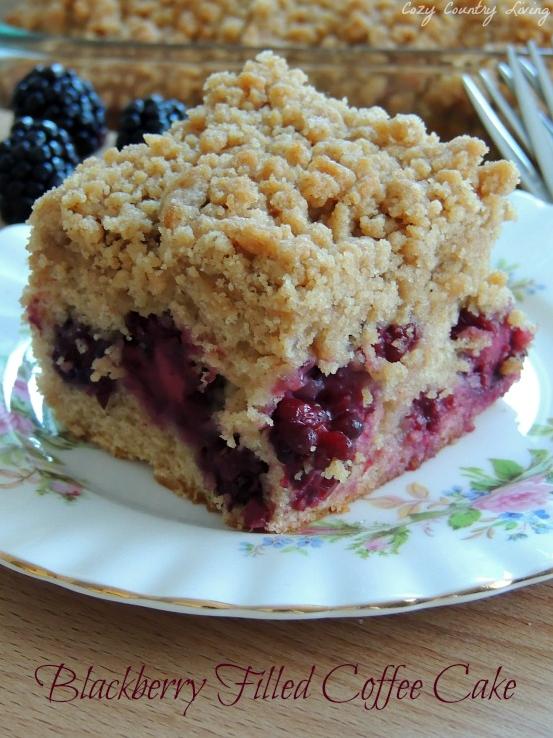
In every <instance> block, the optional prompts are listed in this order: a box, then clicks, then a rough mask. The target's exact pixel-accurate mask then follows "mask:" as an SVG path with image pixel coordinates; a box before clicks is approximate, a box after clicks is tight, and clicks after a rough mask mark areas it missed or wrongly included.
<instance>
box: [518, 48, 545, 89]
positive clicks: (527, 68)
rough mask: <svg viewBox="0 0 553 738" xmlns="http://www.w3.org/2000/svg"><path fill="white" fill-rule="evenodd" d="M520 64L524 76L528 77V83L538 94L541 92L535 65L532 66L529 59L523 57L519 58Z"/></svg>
mask: <svg viewBox="0 0 553 738" xmlns="http://www.w3.org/2000/svg"><path fill="white" fill-rule="evenodd" d="M518 63H519V64H520V66H521V69H522V71H523V72H524V76H525V77H526V79H527V80H528V82H529V83H530V84H531V85H532V87H533V88H534V90H536V92H539V91H540V84H539V80H538V73H537V72H536V70H535V69H534V65H533V64H531V63H530V62H529V61H528V59H526V58H525V57H521V56H519V57H518Z"/></svg>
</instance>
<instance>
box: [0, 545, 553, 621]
mask: <svg viewBox="0 0 553 738" xmlns="http://www.w3.org/2000/svg"><path fill="white" fill-rule="evenodd" d="M0 565H3V566H5V567H6V568H8V569H11V570H13V571H17V572H20V573H22V574H26V575H27V576H30V577H33V578H34V579H39V580H41V581H45V582H49V583H50V584H58V585H59V586H61V587H64V588H65V589H70V590H72V591H77V592H80V593H81V594H88V595H90V596H93V597H97V598H100V599H106V600H110V601H113V602H119V601H122V602H124V603H131V602H132V603H135V604H139V605H142V606H145V607H148V606H150V607H154V608H155V606H156V605H169V606H174V607H178V608H188V609H189V610H193V611H194V610H198V611H200V610H211V611H223V610H236V611H238V612H243V613H256V612H259V613H275V614H278V615H308V614H318V615H325V614H328V615H331V616H337V615H347V614H350V615H351V616H352V617H353V616H356V615H358V614H359V613H363V612H367V613H371V612H382V613H383V614H385V612H384V611H386V612H389V614H392V613H393V612H394V611H402V610H404V611H409V610H415V609H421V608H423V607H425V606H432V607H438V606H440V605H451V604H461V603H463V602H470V601H473V600H477V599H480V598H481V597H482V596H485V595H486V594H488V595H489V596H492V595H494V594H500V593H502V592H508V591H511V590H514V589H518V588H519V587H523V586H529V585H531V584H540V583H543V582H545V581H547V580H548V579H551V578H553V568H551V569H546V570H545V571H542V572H538V573H536V574H531V575H527V576H524V577H520V578H504V579H498V580H496V581H493V582H488V583H487V584H483V585H481V586H479V587H473V588H471V589H466V590H462V591H460V592H451V593H449V594H444V595H436V596H433V597H408V598H405V599H403V600H395V601H390V602H385V603H381V604H379V605H369V604H360V605H334V606H331V607H324V606H320V605H294V606H292V605H283V606H279V605H273V606H263V605H259V606H257V605H237V604H231V603H227V602H217V601H215V600H201V599H193V598H186V597H162V596H158V595H144V594H140V593H138V592H131V591H129V590H125V589H119V588H117V587H105V586H103V585H101V584H94V583H92V582H87V581H85V580H83V579H75V578H73V577H68V576H65V575H64V574H57V573H56V572H54V571H51V570H50V569H45V568H44V567H42V566H38V565H37V564H32V563H30V562H29V561H25V560H24V559H19V558H17V557H15V556H12V555H11V554H8V553H5V552H3V551H0ZM158 609H159V608H158ZM189 614H192V613H189Z"/></svg>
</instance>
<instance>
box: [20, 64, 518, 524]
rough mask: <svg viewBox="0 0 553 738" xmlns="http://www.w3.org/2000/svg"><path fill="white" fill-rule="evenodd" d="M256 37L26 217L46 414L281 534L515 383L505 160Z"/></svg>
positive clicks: (423, 448) (509, 177)
mask: <svg viewBox="0 0 553 738" xmlns="http://www.w3.org/2000/svg"><path fill="white" fill-rule="evenodd" d="M485 153H486V147H485V145H484V144H483V143H482V142H481V141H479V140H477V139H472V138H469V137H460V138H457V139H454V140H453V141H451V142H448V143H444V142H441V141H440V140H439V138H438V137H437V136H436V135H435V134H432V133H430V134H429V133H427V132H426V130H425V128H424V125H423V123H422V121H421V120H420V119H418V118H416V117H415V116H405V115H398V116H396V117H395V118H390V117H388V115H387V114H386V113H385V112H384V111H383V110H381V109H380V108H369V109H366V108H353V107H349V106H348V105H347V104H346V102H345V101H340V100H335V99H332V98H329V97H326V96H325V95H323V94H321V93H319V92H317V91H316V90H315V89H314V88H313V87H311V86H309V85H308V84H307V79H306V77H305V75H304V74H303V72H301V71H299V70H290V69H288V67H287V65H286V62H285V61H284V60H283V59H281V58H279V57H278V56H275V55H273V54H272V53H270V52H265V53H263V54H260V55H259V56H258V57H257V58H256V60H255V61H250V62H247V63H246V65H245V66H244V68H243V70H242V71H241V72H240V73H238V74H231V73H218V74H214V75H212V76H211V77H210V78H209V79H208V80H207V82H206V84H205V87H204V103H203V105H200V106H198V107H196V108H194V109H191V110H189V117H188V119H187V120H186V121H183V122H179V123H177V124H175V125H174V126H173V128H172V129H171V131H170V132H169V133H168V134H165V135H162V136H154V135H148V136H146V143H144V144H140V145H131V146H127V147H125V148H123V149H122V150H121V151H117V150H116V149H110V150H109V151H107V153H106V154H105V155H104V156H103V158H101V159H94V158H93V159H89V160H87V161H85V162H84V163H83V164H82V165H80V166H79V167H78V169H77V170H76V172H75V173H74V174H73V175H72V176H71V177H69V178H68V179H67V180H66V182H65V183H64V184H63V185H62V186H61V187H59V188H57V189H55V190H53V191H51V192H50V193H48V194H47V195H45V196H44V197H43V198H41V199H40V200H39V201H38V203H37V204H36V206H35V208H34V213H33V215H32V219H31V222H32V225H33V232H32V237H31V241H30V246H29V249H30V263H31V269H32V274H31V280H30V285H29V287H28V289H27V291H26V294H25V298H24V301H25V304H26V306H27V314H28V318H29V322H30V323H31V326H32V330H33V341H34V348H35V352H36V354H37V356H38V358H39V360H40V362H41V365H42V370H43V373H42V379H41V387H42V390H43V391H44V393H45V395H46V398H47V400H48V402H49V403H50V405H51V406H52V407H53V409H54V411H55V413H56V415H57V417H58V419H59V420H60V421H61V422H62V423H63V424H65V426H66V427H67V428H68V429H69V430H70V431H71V432H73V433H74V434H75V435H77V436H81V437H84V438H88V439H90V440H92V441H95V442H96V443H98V444H99V445H101V446H102V447H104V448H106V449H108V450H109V451H111V452H112V453H114V454H115V455H117V456H125V457H130V458H137V459H142V460H145V461H147V462H148V463H149V464H151V466H152V467H153V469H154V473H155V475H156V477H157V478H158V479H159V480H160V481H162V482H163V483H164V484H166V485H167V486H169V487H171V488H172V489H174V490H176V491H177V492H180V493H184V494H187V495H189V496H190V497H191V498H192V499H196V500H203V501H205V502H206V503H207V504H208V505H209V506H210V507H213V508H216V509H219V510H222V511H223V513H224V515H225V519H226V520H227V521H228V522H229V523H230V524H231V525H234V526H237V527H242V528H247V529H252V530H256V529H263V530H268V531H284V530H289V529H293V528H296V527H298V526H300V525H302V524H303V523H305V522H307V521H309V520H311V519H313V518H315V517H318V516H320V515H322V514H324V513H326V512H328V511H330V510H341V509H343V508H344V507H346V506H347V503H348V501H350V500H352V499H354V498H356V497H358V496H360V495H362V494H365V493H367V492H369V491H371V490H372V489H374V488H375V487H376V486H378V485H379V484H381V483H383V482H384V481H385V480H387V479H390V478H392V477H394V476H396V475H398V474H400V473H401V472H402V471H404V470H405V469H413V468H416V467H417V466H418V465H420V464H421V463H422V462H423V461H424V460H425V459H426V458H428V457H430V456H432V455H434V454H435V453H436V452H437V451H438V450H439V449H440V448H441V447H443V446H444V445H446V444H447V443H449V442H450V441H452V440H453V439H455V438H457V437H458V436H460V435H462V434H463V433H465V432H467V431H469V430H471V429H472V427H473V426H472V422H473V418H474V416H475V415H477V414H478V413H479V412H481V411H482V410H483V409H484V408H486V407H487V406H488V405H490V404H491V403H492V402H493V401H495V400H496V399H497V398H498V397H499V396H501V395H502V394H503V393H504V392H505V391H506V390H507V389H508V388H509V386H510V385H511V384H512V383H513V382H514V381H515V380H516V379H517V378H518V376H519V373H520V367H521V363H522V359H523V357H524V355H525V351H526V347H527V345H528V343H529V341H530V340H531V332H530V331H529V330H528V329H527V328H525V327H524V324H523V322H522V320H521V316H520V314H519V313H518V312H517V311H514V312H513V299H512V296H511V293H510V292H509V290H508V289H507V287H506V285H505V277H504V275H503V274H501V273H497V272H493V271H491V270H490V265H489V255H490V249H491V246H492V243H493V241H494V239H495V238H496V236H497V234H498V230H499V227H500V224H501V222H502V221H503V220H505V219H506V218H509V217H511V210H510V206H509V204H508V202H507V200H506V199H505V196H506V195H508V194H509V193H510V192H511V191H512V190H513V188H514V187H515V185H516V181H517V175H516V172H515V170H514V167H512V166H511V165H510V164H508V163H507V162H504V161H500V162H493V163H483V162H482V159H483V156H484V155H485Z"/></svg>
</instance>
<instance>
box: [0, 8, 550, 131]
mask: <svg viewBox="0 0 553 738" xmlns="http://www.w3.org/2000/svg"><path fill="white" fill-rule="evenodd" d="M14 4H15V3H14V2H13V1H12V2H10V1H7V0H0V19H1V18H4V17H5V14H6V13H7V11H8V10H9V9H10V8H13V6H14ZM264 48H266V47H264ZM258 51H260V49H256V48H254V47H245V46H228V45H218V44H175V43H171V44H151V43H137V42H128V41H117V40H105V39H101V40H99V39H85V38H79V37H75V36H71V37H70V36H53V35H47V34H37V33H30V32H27V31H25V30H22V29H19V28H15V27H13V26H9V25H7V24H5V23H0V106H2V107H7V106H8V105H9V101H10V98H11V94H12V91H13V88H14V86H15V84H16V83H17V82H18V81H19V79H21V77H23V75H24V74H25V73H26V72H27V71H28V70H29V69H30V68H32V67H33V66H35V65H36V64H39V63H43V62H46V61H54V60H55V61H59V62H60V63H62V64H64V65H66V66H69V67H71V68H73V69H76V70H77V71H78V72H79V73H80V74H81V75H82V76H84V77H86V78H88V79H90V80H91V81H92V82H93V83H94V85H95V86H96V89H97V90H98V92H99V93H100V95H101V96H102V98H103V100H104V102H105V104H106V106H107V107H108V110H109V112H110V114H111V115H112V120H113V119H114V116H115V115H116V114H117V112H118V111H119V110H120V109H121V108H122V107H124V106H125V105H126V104H127V103H128V102H129V100H131V99H133V98H135V97H143V96H145V95H148V94H151V93H154V92H158V93H160V94H162V95H165V96H168V97H177V98H179V99H181V100H183V101H184V102H185V103H187V104H188V105H193V104H196V103H197V102H198V101H199V100H200V98H201V88H202V84H203V81H204V80H205V78H206V77H207V76H208V75H209V74H211V73H212V72H215V71H221V70H230V71H232V70H238V69H239V68H240V67H241V66H242V65H243V63H244V61H246V60H247V59H249V58H251V57H252V56H254V55H255V54H256V53H257V52H258ZM275 51H276V52H277V53H279V54H281V55H283V56H285V57H286V58H287V59H288V61H289V63H290V64H291V65H293V66H299V67H301V68H302V69H303V70H304V71H305V72H306V73H307V75H308V76H309V78H310V80H311V81H312V82H313V84H315V86H316V87H317V88H318V89H321V90H324V91H325V92H327V93H329V94H331V95H333V96H335V97H340V98H342V97H346V98H348V100H349V102H350V103H351V104H353V105H357V106H370V105H380V106H382V107H384V108H385V109H386V110H388V111H389V112H390V113H391V114H396V113H417V114H418V115H420V116H421V117H422V118H423V120H425V122H426V123H427V125H428V127H429V128H430V129H432V130H436V131H437V132H438V133H439V134H440V135H441V136H442V137H444V138H451V137H453V136H455V135H459V134H462V133H474V134H478V135H483V132H482V130H481V128H480V126H479V123H478V121H477V119H476V116H475V114H474V112H473V110H472V107H471V105H470V103H469V101H468V100H467V98H466V96H465V94H464V90H463V87H462V85H461V81H460V74H461V73H462V72H464V71H469V72H470V71H476V70H478V69H479V68H481V67H487V66H491V65H493V64H494V63H495V62H496V61H497V60H498V59H500V58H503V57H504V55H505V50H504V49H501V48H497V49H494V50H483V49H462V50H439V49H438V50H437V49H428V50H426V49H407V48H403V49H386V50H381V49H374V48H371V47H367V46H351V47H340V48H332V49H331V48H316V47H304V48H292V47H278V48H276V49H275ZM545 53H546V56H547V61H548V63H549V65H550V66H551V67H552V68H553V49H549V50H547V51H546V52H545Z"/></svg>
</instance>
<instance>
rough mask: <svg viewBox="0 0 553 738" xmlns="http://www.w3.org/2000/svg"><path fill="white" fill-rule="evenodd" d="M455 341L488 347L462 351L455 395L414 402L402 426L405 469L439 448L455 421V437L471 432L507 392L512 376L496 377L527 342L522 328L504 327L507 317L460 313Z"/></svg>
mask: <svg viewBox="0 0 553 738" xmlns="http://www.w3.org/2000/svg"><path fill="white" fill-rule="evenodd" d="M451 338H452V339H453V340H455V341H457V340H460V339H463V338H468V339H470V340H474V339H478V338H485V339H486V341H487V343H488V345H487V346H485V347H484V348H483V349H481V350H480V351H478V352H471V351H468V350H467V351H463V352H462V355H463V357H464V358H465V359H466V360H467V361H468V363H469V370H468V371H467V372H465V373H463V374H461V375H460V378H459V380H460V381H459V384H458V385H457V387H456V388H455V390H454V392H453V393H451V394H449V395H446V396H445V397H429V396H428V395H426V394H421V395H420V396H419V397H418V398H417V399H415V400H414V401H413V404H412V406H411V410H410V412H409V413H408V415H407V416H406V418H405V420H404V421H403V424H402V428H403V432H404V446H407V447H409V448H410V450H411V458H410V462H409V465H408V468H409V469H411V470H413V469H417V468H418V467H419V466H420V464H421V463H422V462H423V461H424V460H425V459H427V458H429V457H430V456H432V455H434V454H435V453H436V451H437V450H438V449H439V448H441V445H442V443H441V438H440V436H441V433H442V432H443V431H444V428H445V426H446V425H447V424H448V423H450V422H457V423H458V424H459V426H460V432H469V431H471V430H473V429H474V423H473V419H474V417H475V416H476V415H478V414H479V413H480V412H482V411H483V410H485V409H486V408H487V407H489V406H490V405H491V404H493V403H494V402H495V401H496V400H497V399H498V398H499V397H501V396H502V395H503V394H505V392H506V391H507V390H508V389H509V387H510V386H511V384H512V383H513V381H514V380H515V376H514V375H504V374H502V373H501V366H502V364H503V362H504V361H505V360H506V359H509V358H512V357H516V358H522V357H523V356H524V354H525V352H526V348H527V347H528V344H529V343H530V341H531V339H532V334H531V333H530V331H527V330H525V329H523V328H516V327H512V326H510V325H509V322H508V316H504V317H498V316H485V315H482V314H480V313H478V314H476V313H472V312H470V311H469V310H466V309H463V310H461V312H460V314H459V320H458V321H457V323H456V325H455V326H454V327H453V328H452V330H451Z"/></svg>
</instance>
